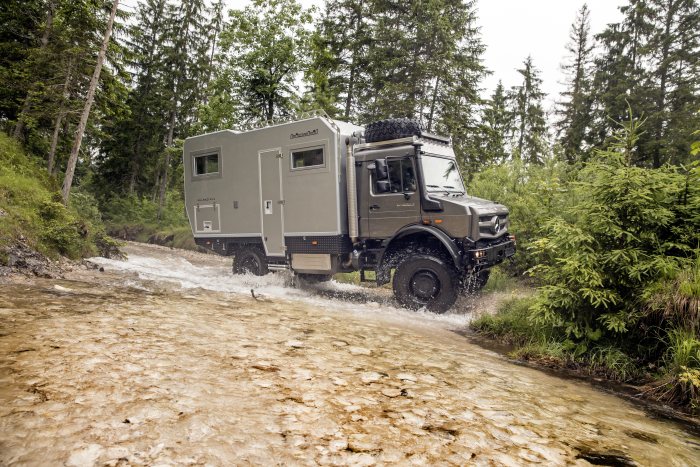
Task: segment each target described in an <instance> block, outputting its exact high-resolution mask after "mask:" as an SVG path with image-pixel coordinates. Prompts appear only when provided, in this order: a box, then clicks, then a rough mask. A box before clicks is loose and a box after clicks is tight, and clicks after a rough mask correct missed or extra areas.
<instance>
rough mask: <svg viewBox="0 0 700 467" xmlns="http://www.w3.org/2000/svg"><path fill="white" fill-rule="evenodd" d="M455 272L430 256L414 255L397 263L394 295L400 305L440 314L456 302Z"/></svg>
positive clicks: (448, 264) (456, 276)
mask: <svg viewBox="0 0 700 467" xmlns="http://www.w3.org/2000/svg"><path fill="white" fill-rule="evenodd" d="M458 283H459V279H458V275H457V271H456V269H455V268H454V266H453V265H452V264H450V263H449V262H448V261H445V260H443V259H441V258H438V257H435V256H432V255H415V256H411V257H409V258H408V259H406V260H404V261H402V262H401V263H399V265H398V267H397V268H396V273H395V274H394V284H393V285H394V295H395V296H396V299H397V300H398V301H399V303H401V305H403V306H405V307H406V308H410V309H413V310H417V309H419V308H423V307H425V308H427V309H428V310H430V311H433V312H436V313H444V312H446V311H447V310H449V309H450V308H451V307H452V305H454V303H455V301H457V289H458Z"/></svg>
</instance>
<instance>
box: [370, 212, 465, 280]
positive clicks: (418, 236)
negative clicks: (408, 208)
mask: <svg viewBox="0 0 700 467" xmlns="http://www.w3.org/2000/svg"><path fill="white" fill-rule="evenodd" d="M385 244H386V245H385V248H384V251H383V252H382V254H381V256H380V258H379V261H378V268H377V284H378V285H382V284H386V283H388V282H389V279H390V276H391V274H390V271H391V268H392V267H394V266H395V264H394V263H396V256H395V255H394V253H396V252H397V251H400V250H401V249H405V248H409V246H410V245H415V244H419V245H428V246H430V245H431V244H432V245H433V246H435V247H437V248H439V250H440V251H442V252H443V253H444V254H445V255H446V256H448V257H449V258H450V259H451V260H452V261H453V263H454V265H455V267H456V268H457V269H460V267H461V263H462V255H461V252H460V249H459V248H458V247H457V245H456V244H455V242H454V240H452V239H451V238H450V236H449V235H447V234H446V233H445V232H443V231H442V230H440V229H438V228H436V227H433V226H430V225H421V224H414V225H409V226H406V227H404V228H402V229H400V230H399V231H398V232H396V233H395V234H394V236H393V237H391V238H390V239H388V240H386V241H385Z"/></svg>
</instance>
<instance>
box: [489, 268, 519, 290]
mask: <svg viewBox="0 0 700 467" xmlns="http://www.w3.org/2000/svg"><path fill="white" fill-rule="evenodd" d="M518 285H519V284H518V280H517V279H516V278H515V277H513V276H512V275H511V274H508V273H507V272H506V271H505V270H504V269H502V268H501V267H500V266H496V267H495V268H492V269H491V275H490V276H489V281H488V282H487V283H486V286H485V287H484V288H483V289H482V292H484V293H490V292H510V291H513V290H515V289H517V288H518Z"/></svg>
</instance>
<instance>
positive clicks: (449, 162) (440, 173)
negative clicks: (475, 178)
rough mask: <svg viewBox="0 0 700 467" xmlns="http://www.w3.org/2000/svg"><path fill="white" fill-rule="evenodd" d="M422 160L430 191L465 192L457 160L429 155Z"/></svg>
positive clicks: (426, 182)
mask: <svg viewBox="0 0 700 467" xmlns="http://www.w3.org/2000/svg"><path fill="white" fill-rule="evenodd" d="M422 160H423V175H424V177H425V186H426V188H427V189H428V191H449V192H461V193H464V192H465V190H464V184H463V183H462V177H461V176H460V175H459V167H458V166H457V161H455V160H454V159H445V158H444V157H436V156H428V155H424V156H423V157H422Z"/></svg>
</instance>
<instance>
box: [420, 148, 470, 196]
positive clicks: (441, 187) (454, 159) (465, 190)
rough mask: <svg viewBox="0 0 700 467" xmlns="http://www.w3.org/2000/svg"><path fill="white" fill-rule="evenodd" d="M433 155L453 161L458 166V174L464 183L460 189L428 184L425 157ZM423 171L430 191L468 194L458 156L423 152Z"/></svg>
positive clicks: (426, 186) (432, 156)
mask: <svg viewBox="0 0 700 467" xmlns="http://www.w3.org/2000/svg"><path fill="white" fill-rule="evenodd" d="M428 157H431V158H435V159H446V160H448V161H452V162H454V164H455V167H456V168H457V176H458V177H459V181H460V183H461V184H462V189H461V190H459V189H457V188H451V189H450V188H446V187H445V186H444V185H441V186H440V187H439V188H434V187H429V186H428V180H427V173H426V170H425V167H426V164H425V159H426V158H428ZM420 163H421V172H422V173H423V183H424V185H425V190H426V192H428V193H463V194H465V195H466V194H467V186H466V185H465V183H464V178H462V171H461V170H460V167H459V163H458V162H457V158H456V157H450V156H444V155H440V154H432V153H424V154H421V161H420Z"/></svg>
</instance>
